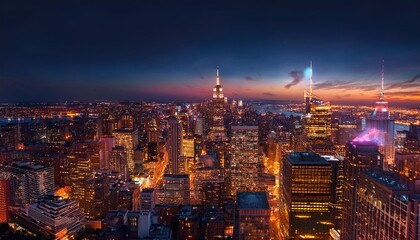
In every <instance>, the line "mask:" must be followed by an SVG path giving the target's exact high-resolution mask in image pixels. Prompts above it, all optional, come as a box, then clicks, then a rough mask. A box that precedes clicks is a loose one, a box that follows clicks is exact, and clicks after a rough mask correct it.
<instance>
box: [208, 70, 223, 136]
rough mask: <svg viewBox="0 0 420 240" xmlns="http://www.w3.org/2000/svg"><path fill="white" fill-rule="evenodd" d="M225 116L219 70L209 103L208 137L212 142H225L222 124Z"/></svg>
mask: <svg viewBox="0 0 420 240" xmlns="http://www.w3.org/2000/svg"><path fill="white" fill-rule="evenodd" d="M224 115H225V98H224V95H223V88H222V85H221V84H220V75H219V69H217V72H216V86H214V88H213V99H212V102H211V114H210V135H209V138H210V140H212V141H225V140H226V138H227V136H226V130H225V123H224Z"/></svg>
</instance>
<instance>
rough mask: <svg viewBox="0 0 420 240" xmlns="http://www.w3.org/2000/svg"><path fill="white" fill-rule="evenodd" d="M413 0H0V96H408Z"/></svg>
mask: <svg viewBox="0 0 420 240" xmlns="http://www.w3.org/2000/svg"><path fill="white" fill-rule="evenodd" d="M419 13H420V3H416V2H399V1H395V3H392V4H390V3H381V2H380V1H375V2H369V1H360V2H356V3H352V1H290V2H288V1H157V0H151V1H147V0H141V1H31V2H29V1H27V2H26V1H25V2H24V1H2V2H1V3H0V102H8V101H55V100H94V99H107V100H168V99H173V100H201V99H208V98H211V89H212V87H213V85H214V83H215V72H216V70H215V69H216V67H217V66H220V71H221V78H222V85H223V87H224V90H225V92H226V95H227V96H228V97H229V98H232V97H233V98H241V99H292V100H300V99H302V96H303V91H304V90H305V89H307V88H308V79H307V78H306V77H305V75H304V74H303V73H304V71H305V69H306V68H307V67H308V66H309V61H311V60H312V61H313V64H314V70H313V78H314V89H315V93H316V94H317V95H320V96H322V97H324V98H326V99H329V100H331V101H332V102H334V101H336V102H339V101H343V102H351V101H372V100H374V99H376V98H377V97H378V92H379V87H380V78H381V60H382V59H385V87H386V89H387V90H386V96H387V98H388V99H389V100H390V101H392V102H395V103H397V102H406V101H411V102H418V103H419V104H420V24H419V22H420V17H419Z"/></svg>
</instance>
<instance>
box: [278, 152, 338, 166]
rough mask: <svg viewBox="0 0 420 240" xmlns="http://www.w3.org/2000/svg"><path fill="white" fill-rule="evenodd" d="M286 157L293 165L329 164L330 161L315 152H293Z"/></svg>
mask: <svg viewBox="0 0 420 240" xmlns="http://www.w3.org/2000/svg"><path fill="white" fill-rule="evenodd" d="M286 159H287V160H289V162H290V163H291V164H293V165H329V164H330V163H329V162H328V161H327V160H326V159H325V158H323V157H321V156H320V155H318V154H316V153H313V152H292V153H290V154H289V155H287V156H286Z"/></svg>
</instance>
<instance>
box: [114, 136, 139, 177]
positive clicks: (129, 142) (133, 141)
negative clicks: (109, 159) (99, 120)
mask: <svg viewBox="0 0 420 240" xmlns="http://www.w3.org/2000/svg"><path fill="white" fill-rule="evenodd" d="M112 135H113V136H114V137H115V144H116V145H118V146H123V147H124V149H125V151H126V152H127V163H128V170H129V171H134V170H135V169H134V166H135V164H134V150H135V149H136V148H137V145H138V143H139V136H138V130H137V129H136V130H124V129H120V130H116V131H114V132H113V133H112Z"/></svg>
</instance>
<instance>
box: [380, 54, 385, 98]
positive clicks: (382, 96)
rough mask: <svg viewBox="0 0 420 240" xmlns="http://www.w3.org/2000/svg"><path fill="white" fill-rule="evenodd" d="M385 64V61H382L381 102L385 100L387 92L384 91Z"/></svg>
mask: <svg viewBox="0 0 420 240" xmlns="http://www.w3.org/2000/svg"><path fill="white" fill-rule="evenodd" d="M384 64H385V60H383V59H382V79H381V100H383V99H384V97H385V90H384V73H385V68H384Z"/></svg>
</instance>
